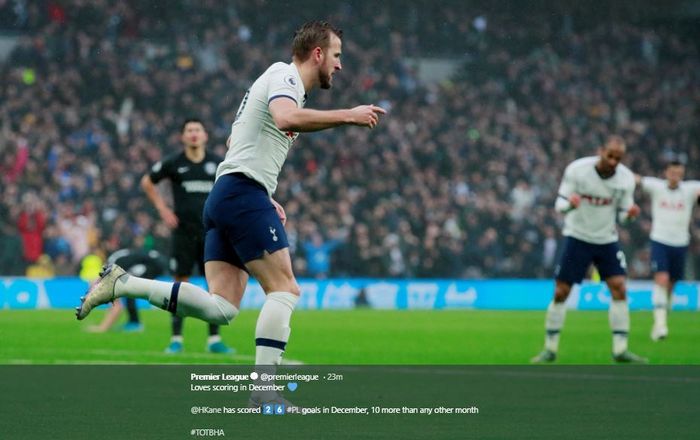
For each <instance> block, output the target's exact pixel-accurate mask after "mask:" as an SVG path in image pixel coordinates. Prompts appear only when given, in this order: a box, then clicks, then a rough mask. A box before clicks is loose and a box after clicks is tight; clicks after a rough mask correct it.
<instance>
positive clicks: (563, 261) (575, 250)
mask: <svg viewBox="0 0 700 440" xmlns="http://www.w3.org/2000/svg"><path fill="white" fill-rule="evenodd" d="M591 263H593V264H595V266H596V268H597V269H598V273H600V278H601V279H602V280H606V279H607V278H609V277H612V276H615V275H626V273H627V272H626V271H625V269H626V268H627V263H626V261H625V254H624V253H623V252H622V250H621V249H620V245H619V244H618V243H617V242H613V243H607V244H592V243H587V242H585V241H582V240H578V239H576V238H574V237H565V240H564V250H563V252H562V254H561V257H560V258H559V264H558V265H557V267H556V269H555V271H554V277H555V278H556V279H557V280H559V281H564V282H565V283H567V284H570V285H574V284H578V283H580V282H581V281H583V278H584V277H585V276H586V272H588V268H589V267H590V266H591Z"/></svg>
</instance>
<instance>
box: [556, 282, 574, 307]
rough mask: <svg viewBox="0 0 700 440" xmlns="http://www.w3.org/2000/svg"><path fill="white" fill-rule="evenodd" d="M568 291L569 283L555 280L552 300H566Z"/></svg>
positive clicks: (558, 301)
mask: <svg viewBox="0 0 700 440" xmlns="http://www.w3.org/2000/svg"><path fill="white" fill-rule="evenodd" d="M570 292H571V286H570V285H568V284H566V283H562V282H557V284H556V287H555V288H554V302H556V303H562V302H564V301H566V299H567V298H568V297H569V293H570Z"/></svg>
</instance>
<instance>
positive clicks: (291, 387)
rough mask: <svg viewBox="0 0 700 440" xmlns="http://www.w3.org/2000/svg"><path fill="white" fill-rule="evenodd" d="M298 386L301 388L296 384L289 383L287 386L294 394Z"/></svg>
mask: <svg viewBox="0 0 700 440" xmlns="http://www.w3.org/2000/svg"><path fill="white" fill-rule="evenodd" d="M297 386H299V384H297V383H296V382H289V383H288V384H287V389H288V390H289V391H292V392H294V391H296V389H297Z"/></svg>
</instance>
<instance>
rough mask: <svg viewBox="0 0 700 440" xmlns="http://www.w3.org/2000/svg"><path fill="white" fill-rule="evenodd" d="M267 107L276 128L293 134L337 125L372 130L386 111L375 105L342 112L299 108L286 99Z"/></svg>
mask: <svg viewBox="0 0 700 440" xmlns="http://www.w3.org/2000/svg"><path fill="white" fill-rule="evenodd" d="M269 107H270V114H271V115H272V119H273V120H274V122H275V125H276V126H277V128H278V129H280V130H282V131H294V132H309V131H319V130H325V129H326V128H333V127H337V126H339V125H359V126H365V127H369V128H374V127H375V126H376V125H377V123H378V122H379V115H383V114H386V110H384V109H383V108H381V107H378V106H376V105H360V106H357V107H355V108H352V109H342V110H313V109H306V108H299V107H297V105H296V103H295V102H294V101H293V100H292V99H289V98H286V97H279V98H277V99H274V100H272V101H270V104H269Z"/></svg>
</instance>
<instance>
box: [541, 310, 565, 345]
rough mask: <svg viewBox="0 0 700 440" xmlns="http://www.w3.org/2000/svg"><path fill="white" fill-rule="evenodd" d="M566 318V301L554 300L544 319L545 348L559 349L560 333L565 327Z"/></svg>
mask: <svg viewBox="0 0 700 440" xmlns="http://www.w3.org/2000/svg"><path fill="white" fill-rule="evenodd" d="M565 319H566V303H563V302H561V303H558V302H554V301H552V302H551V303H549V307H547V316H546V318H545V321H544V327H545V332H546V333H545V337H544V348H545V349H547V350H549V351H553V352H554V353H556V352H557V350H559V333H560V332H561V329H562V327H564V320H565Z"/></svg>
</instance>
